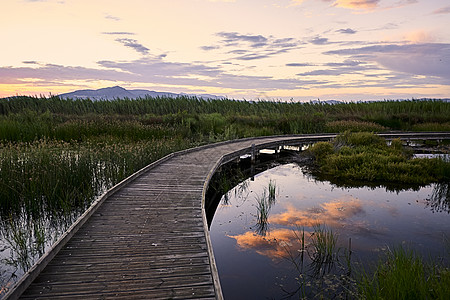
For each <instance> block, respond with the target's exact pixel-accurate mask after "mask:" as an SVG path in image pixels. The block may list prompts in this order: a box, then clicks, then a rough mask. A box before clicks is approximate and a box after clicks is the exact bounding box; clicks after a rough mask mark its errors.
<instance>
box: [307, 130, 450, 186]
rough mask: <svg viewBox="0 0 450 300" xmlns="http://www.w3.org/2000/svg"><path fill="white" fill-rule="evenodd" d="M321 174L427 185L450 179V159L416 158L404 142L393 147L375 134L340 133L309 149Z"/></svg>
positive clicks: (346, 179)
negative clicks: (405, 146)
mask: <svg viewBox="0 0 450 300" xmlns="http://www.w3.org/2000/svg"><path fill="white" fill-rule="evenodd" d="M309 151H310V153H311V154H312V156H313V157H314V158H315V164H316V166H317V167H318V170H319V172H320V174H322V175H325V176H326V177H327V178H329V179H330V180H331V181H333V180H335V179H339V180H341V181H348V182H350V183H351V182H372V183H373V182H378V183H384V182H390V183H402V184H416V185H417V184H418V185H426V184H429V183H433V182H446V181H448V180H450V162H449V161H446V160H445V159H443V158H440V157H438V158H412V153H411V152H409V151H408V150H406V149H404V148H403V146H402V144H401V141H398V140H397V141H396V140H394V141H393V142H392V143H391V145H390V146H388V145H387V144H386V142H385V141H384V139H383V138H381V137H379V136H377V135H375V134H372V133H350V132H346V133H344V134H341V135H339V136H338V137H337V138H336V139H335V140H334V141H333V142H322V143H317V144H315V145H314V146H312V147H311V148H309Z"/></svg>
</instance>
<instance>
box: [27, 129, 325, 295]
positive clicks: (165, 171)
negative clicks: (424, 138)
mask: <svg viewBox="0 0 450 300" xmlns="http://www.w3.org/2000/svg"><path fill="white" fill-rule="evenodd" d="M332 136H333V135H324V136H316V138H315V139H314V136H306V137H295V138H293V137H292V136H291V137H269V138H264V139H249V140H241V141H236V142H232V143H224V144H218V145H213V146H208V147H204V148H200V149H196V150H192V151H187V152H185V153H181V154H179V155H175V156H173V157H172V158H170V159H168V160H166V161H164V162H162V163H160V164H159V165H157V166H156V167H154V168H151V169H150V170H148V171H146V172H145V173H143V174H142V175H140V176H139V177H137V178H136V179H134V180H133V181H132V182H129V183H127V184H126V185H125V186H124V187H122V188H121V189H119V190H118V191H116V192H115V193H114V194H112V195H111V196H109V197H108V198H107V199H106V200H105V201H104V202H103V203H102V204H101V205H100V207H99V208H98V209H96V211H95V212H94V213H93V214H92V216H91V217H90V218H89V219H88V220H87V221H86V222H85V223H84V225H83V226H82V227H81V228H80V229H79V230H78V231H77V232H76V233H75V234H74V236H73V237H72V238H71V239H70V240H69V241H68V242H67V244H65V246H64V247H63V248H62V249H61V250H60V251H59V252H58V253H57V255H56V256H55V257H54V258H53V259H52V260H51V261H50V262H49V263H48V264H47V266H46V267H45V268H44V270H43V271H42V272H41V273H40V274H39V275H38V276H37V278H36V279H35V280H34V281H33V282H32V283H31V285H29V287H28V288H27V289H26V290H25V292H24V293H23V294H22V295H21V296H20V298H21V299H36V298H46V299H109V298H123V299H221V298H222V295H221V291H220V284H218V283H217V282H218V279H217V278H218V275H217V274H216V272H217V271H216V270H215V268H214V267H212V262H214V258H213V257H211V256H212V250H211V249H209V248H210V245H209V244H208V240H209V233H208V232H207V227H206V225H205V224H204V220H205V217H204V215H203V214H204V212H203V203H202V199H203V195H204V185H205V181H207V180H208V178H209V177H208V176H211V173H212V172H214V168H216V167H217V166H218V163H219V164H220V161H219V160H220V159H221V158H222V157H223V156H227V155H228V156H229V157H235V156H236V155H239V154H240V153H237V152H236V151H241V152H245V151H247V153H248V151H249V149H251V146H252V144H256V145H257V146H258V147H263V146H264V144H265V145H266V146H267V145H281V144H283V143H288V142H287V141H290V142H289V143H290V144H292V143H294V142H293V141H294V140H296V141H298V143H303V142H307V141H309V140H317V139H321V140H326V139H329V138H330V137H332ZM268 143H269V144H268ZM231 153H234V154H231ZM225 160H226V159H225Z"/></svg>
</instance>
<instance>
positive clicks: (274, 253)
mask: <svg viewBox="0 0 450 300" xmlns="http://www.w3.org/2000/svg"><path fill="white" fill-rule="evenodd" d="M229 237H230V238H233V239H235V240H236V242H237V245H238V246H239V248H241V249H244V250H254V251H256V253H258V254H260V255H264V256H267V257H270V258H272V259H276V258H283V257H287V256H289V255H288V253H289V252H291V253H298V250H300V249H301V243H300V240H299V238H298V236H297V235H296V234H295V232H294V231H293V230H291V229H283V228H282V229H275V230H272V231H270V232H269V233H268V234H267V235H266V236H261V235H258V234H256V233H254V232H251V231H247V232H245V233H243V234H240V235H234V236H233V235H232V236H229ZM309 237H310V234H309V233H307V232H305V243H308V242H307V240H309ZM288 251H289V252H288Z"/></svg>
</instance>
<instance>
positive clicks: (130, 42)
mask: <svg viewBox="0 0 450 300" xmlns="http://www.w3.org/2000/svg"><path fill="white" fill-rule="evenodd" d="M116 41H117V42H119V43H121V44H123V45H124V46H125V47H129V48H132V49H134V50H136V52H138V53H141V54H144V55H147V54H148V53H149V51H150V49H148V48H147V47H145V46H143V45H142V44H140V43H138V41H137V40H135V39H128V38H118V39H116Z"/></svg>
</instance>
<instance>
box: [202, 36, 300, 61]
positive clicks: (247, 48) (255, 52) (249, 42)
mask: <svg viewBox="0 0 450 300" xmlns="http://www.w3.org/2000/svg"><path fill="white" fill-rule="evenodd" d="M215 35H216V36H217V37H219V38H221V40H220V41H219V43H218V44H217V45H210V46H203V47H200V48H201V49H203V50H205V51H211V50H219V49H222V48H227V49H230V48H231V49H232V50H229V51H227V52H226V54H233V55H235V56H234V57H232V58H231V59H236V60H247V61H249V60H259V59H264V58H268V57H271V56H274V55H278V54H282V53H287V52H289V51H291V50H293V49H298V48H299V47H300V45H301V44H302V42H300V41H298V40H296V39H294V38H275V37H274V36H268V37H266V36H263V35H252V34H240V33H237V32H219V33H216V34H215Z"/></svg>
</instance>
